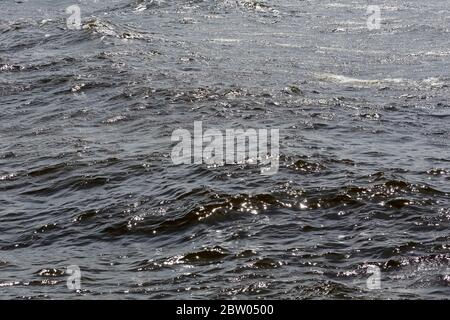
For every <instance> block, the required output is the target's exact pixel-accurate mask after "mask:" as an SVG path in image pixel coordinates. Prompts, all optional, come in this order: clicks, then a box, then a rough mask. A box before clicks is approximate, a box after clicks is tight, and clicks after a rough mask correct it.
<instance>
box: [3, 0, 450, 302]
mask: <svg viewBox="0 0 450 320" xmlns="http://www.w3.org/2000/svg"><path fill="white" fill-rule="evenodd" d="M71 5H78V6H79V8H80V16H81V28H80V29H79V30H77V29H74V30H73V29H70V28H68V25H67V19H68V18H69V16H70V14H68V13H66V8H67V7H69V6H71ZM368 5H379V7H380V14H381V24H380V28H379V29H373V30H369V28H368V26H367V19H368V14H367V7H368ZM449 85H450V6H449V2H448V1H444V0H429V1H418V0H408V1H386V0H380V1H376V3H375V2H373V1H370V2H369V1H364V0H352V1H346V0H337V1H330V0H324V1H313V0H305V1H299V0H264V1H262V0H261V1H259V0H191V1H183V0H170V1H169V0H165V1H156V0H147V1H142V0H141V1H137V0H110V1H106V0H78V1H77V0H62V1H56V0H55V1H50V0H36V1H33V0H21V1H18V0H17V1H14V0H2V1H1V2H0V111H1V112H0V299H12V298H16V299H67V298H73V299H149V298H151V299H269V298H271V299H350V298H353V299H448V298H449V297H450V235H449V226H450V225H449V221H450V142H449V141H450V124H449V121H450V104H449V99H450V88H449ZM194 121H202V123H203V127H204V128H205V129H207V128H216V129H219V130H226V129H229V128H231V129H233V128H255V129H279V132H280V157H279V162H280V167H279V171H278V173H277V174H274V175H271V176H265V175H261V174H259V170H258V168H257V167H255V166H254V165H251V164H250V163H241V164H236V165H224V166H212V165H207V164H188V165H175V164H173V162H172V160H171V151H172V148H173V145H174V144H173V142H172V141H171V135H172V132H173V131H174V130H176V129H179V128H184V129H188V130H192V129H193V123H194ZM69 266H77V267H78V268H79V270H80V275H81V278H80V285H81V287H80V288H79V290H71V289H70V288H69V286H68V285H67V283H68V279H69V278H70V273H69V272H68V269H67V268H68V267H69ZM370 266H372V267H377V268H378V270H379V271H380V273H379V276H380V277H379V284H380V287H379V288H376V289H374V288H371V287H370V286H368V281H369V280H370V279H373V278H372V277H373V276H374V275H373V274H370V273H369V272H368V270H369V267H370Z"/></svg>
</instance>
